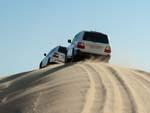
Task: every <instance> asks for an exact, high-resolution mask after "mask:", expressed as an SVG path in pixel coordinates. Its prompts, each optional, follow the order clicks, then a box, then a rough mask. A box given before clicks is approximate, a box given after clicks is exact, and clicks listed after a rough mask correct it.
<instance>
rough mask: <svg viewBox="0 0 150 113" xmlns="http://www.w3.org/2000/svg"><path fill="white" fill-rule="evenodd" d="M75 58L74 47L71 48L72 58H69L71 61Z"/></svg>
mask: <svg viewBox="0 0 150 113" xmlns="http://www.w3.org/2000/svg"><path fill="white" fill-rule="evenodd" d="M74 59H75V53H74V49H72V58H71V62H74Z"/></svg>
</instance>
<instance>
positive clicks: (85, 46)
mask: <svg viewBox="0 0 150 113" xmlns="http://www.w3.org/2000/svg"><path fill="white" fill-rule="evenodd" d="M68 42H69V43H70V45H69V46H68V48H67V55H66V61H67V62H68V61H70V60H73V59H75V58H77V57H81V56H83V55H98V56H107V57H110V54H111V47H110V44H109V39H108V36H107V35H106V34H103V33H100V32H95V31H81V32H79V33H78V34H76V35H75V37H74V39H73V40H72V41H71V40H70V39H69V40H68Z"/></svg>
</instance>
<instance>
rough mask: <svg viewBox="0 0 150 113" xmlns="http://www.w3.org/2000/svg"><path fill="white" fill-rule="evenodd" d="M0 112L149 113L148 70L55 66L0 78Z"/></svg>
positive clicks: (93, 65)
mask: <svg viewBox="0 0 150 113" xmlns="http://www.w3.org/2000/svg"><path fill="white" fill-rule="evenodd" d="M0 113H150V73H147V72H144V71H138V70H133V69H127V68H123V67H118V66H114V65H110V64H103V63H96V62H88V61H87V62H82V63H77V64H70V65H55V66H49V67H48V68H45V69H41V70H34V71H30V72H24V73H21V74H16V75H13V76H10V77H7V78H4V79H2V80H0Z"/></svg>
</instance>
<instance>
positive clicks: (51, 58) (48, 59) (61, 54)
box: [39, 46, 67, 68]
mask: <svg viewBox="0 0 150 113" xmlns="http://www.w3.org/2000/svg"><path fill="white" fill-rule="evenodd" d="M66 53H67V48H66V47H63V46H57V47H55V48H54V49H52V50H51V51H50V52H49V53H48V54H46V53H44V56H45V57H44V59H43V60H42V61H41V63H40V66H39V68H44V67H46V66H48V65H50V64H56V63H60V62H62V63H65V58H66Z"/></svg>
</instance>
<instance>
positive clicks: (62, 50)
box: [58, 47, 67, 53]
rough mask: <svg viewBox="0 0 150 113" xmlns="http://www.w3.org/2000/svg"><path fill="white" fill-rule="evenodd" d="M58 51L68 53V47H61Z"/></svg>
mask: <svg viewBox="0 0 150 113" xmlns="http://www.w3.org/2000/svg"><path fill="white" fill-rule="evenodd" d="M58 52H61V53H66V52H67V49H66V47H59V49H58Z"/></svg>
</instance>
